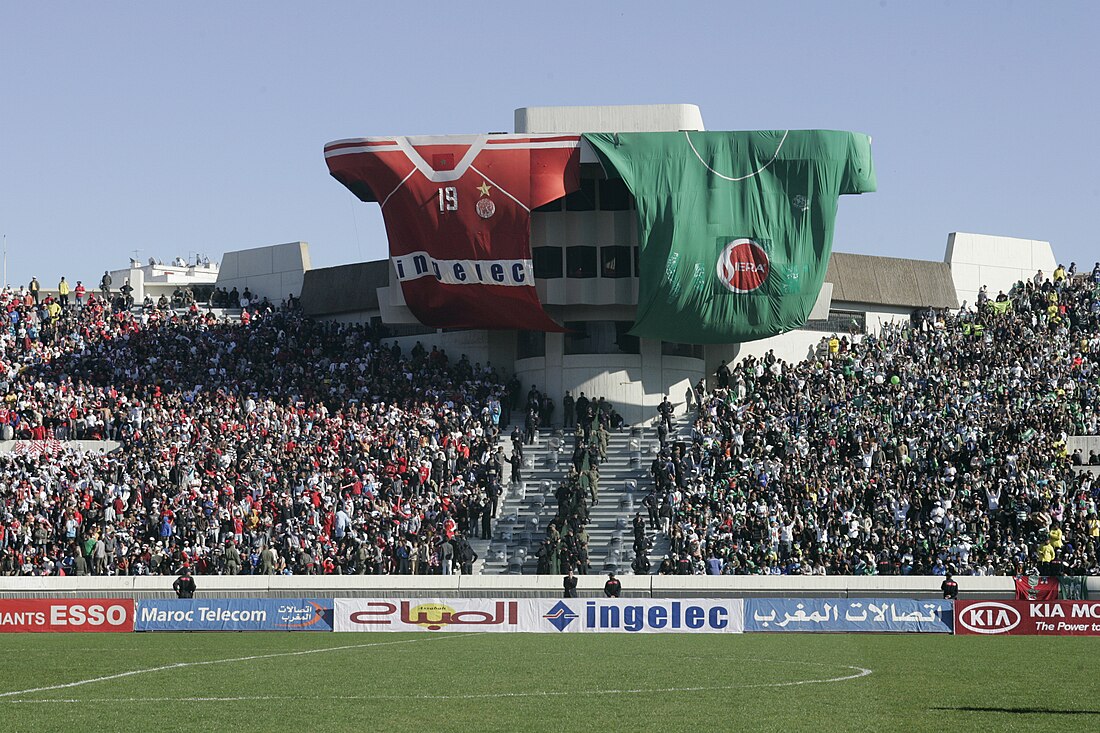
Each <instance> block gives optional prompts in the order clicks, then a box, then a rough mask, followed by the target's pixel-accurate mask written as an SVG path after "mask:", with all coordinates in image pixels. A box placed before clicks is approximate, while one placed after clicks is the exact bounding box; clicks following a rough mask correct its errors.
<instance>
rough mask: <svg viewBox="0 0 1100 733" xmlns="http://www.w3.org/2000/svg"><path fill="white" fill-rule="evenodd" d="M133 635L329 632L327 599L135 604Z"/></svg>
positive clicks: (192, 600)
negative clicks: (162, 632) (200, 632)
mask: <svg viewBox="0 0 1100 733" xmlns="http://www.w3.org/2000/svg"><path fill="white" fill-rule="evenodd" d="M134 630H135V631H332V600H331V599H327V598H316V599H310V598H306V599H302V598H268V599H261V598H202V599H199V598H191V599H185V600H177V599H172V600H147V601H144V600H143V601H138V602H137V611H136V613H135V618H134Z"/></svg>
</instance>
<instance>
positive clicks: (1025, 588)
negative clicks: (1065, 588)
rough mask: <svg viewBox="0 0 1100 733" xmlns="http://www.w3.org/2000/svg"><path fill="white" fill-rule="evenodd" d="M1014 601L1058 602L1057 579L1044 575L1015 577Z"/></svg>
mask: <svg viewBox="0 0 1100 733" xmlns="http://www.w3.org/2000/svg"><path fill="white" fill-rule="evenodd" d="M1016 600H1018V601H1056V600H1058V579H1057V578H1051V577H1049V576H1046V575H1017V576H1016Z"/></svg>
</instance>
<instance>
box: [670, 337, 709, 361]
mask: <svg viewBox="0 0 1100 733" xmlns="http://www.w3.org/2000/svg"><path fill="white" fill-rule="evenodd" d="M661 356H685V357H687V358H689V359H702V358H703V345H702V344H674V343H672V342H671V341H662V342H661Z"/></svg>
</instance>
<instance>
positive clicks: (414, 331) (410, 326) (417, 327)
mask: <svg viewBox="0 0 1100 733" xmlns="http://www.w3.org/2000/svg"><path fill="white" fill-rule="evenodd" d="M388 328H389V332H390V334H389V335H390V336H392V337H397V336H426V335H428V334H430V333H436V332H437V331H438V329H435V328H432V327H430V326H424V325H421V324H419V323H415V324H414V323H395V324H393V325H392V326H389V327H388Z"/></svg>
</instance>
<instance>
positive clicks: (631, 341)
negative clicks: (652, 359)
mask: <svg viewBox="0 0 1100 733" xmlns="http://www.w3.org/2000/svg"><path fill="white" fill-rule="evenodd" d="M631 325H633V324H631V322H630V321H568V322H566V324H565V327H566V328H568V329H570V332H569V333H566V334H565V353H566V354H573V355H576V354H638V353H641V350H640V348H639V344H638V337H637V336H631V335H630V334H629V333H627V331H629V330H630V326H631Z"/></svg>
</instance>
